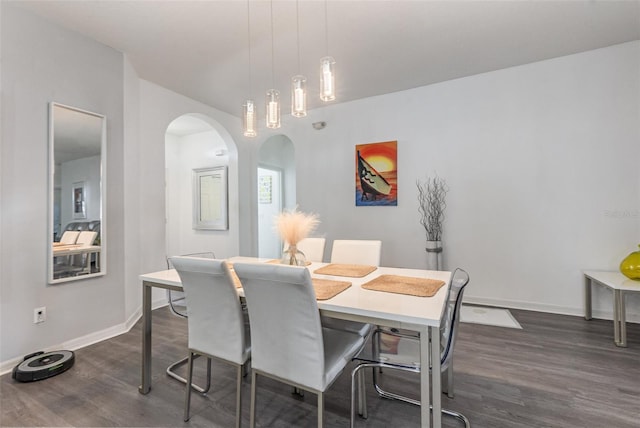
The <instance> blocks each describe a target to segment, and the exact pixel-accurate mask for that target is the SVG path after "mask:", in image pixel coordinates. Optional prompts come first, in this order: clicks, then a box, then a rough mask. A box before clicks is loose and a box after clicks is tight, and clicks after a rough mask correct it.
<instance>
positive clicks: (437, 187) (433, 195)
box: [416, 175, 449, 241]
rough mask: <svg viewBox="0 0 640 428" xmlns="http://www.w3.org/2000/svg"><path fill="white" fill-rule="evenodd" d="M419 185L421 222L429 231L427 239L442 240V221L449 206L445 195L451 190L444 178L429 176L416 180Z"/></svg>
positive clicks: (427, 231)
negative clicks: (423, 179) (422, 179)
mask: <svg viewBox="0 0 640 428" xmlns="http://www.w3.org/2000/svg"><path fill="white" fill-rule="evenodd" d="M416 186H417V187H418V211H419V212H420V224H422V226H424V230H425V231H426V233H427V241H441V240H442V223H443V222H444V210H445V208H446V207H447V204H446V202H445V196H446V195H447V192H448V191H449V188H448V187H447V183H446V181H445V180H444V179H442V178H440V177H438V176H437V175H436V176H435V177H433V178H432V177H427V179H426V181H424V182H421V181H420V180H416Z"/></svg>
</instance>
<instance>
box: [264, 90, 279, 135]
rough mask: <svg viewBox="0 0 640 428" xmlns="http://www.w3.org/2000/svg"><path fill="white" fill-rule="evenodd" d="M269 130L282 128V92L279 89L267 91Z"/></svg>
mask: <svg viewBox="0 0 640 428" xmlns="http://www.w3.org/2000/svg"><path fill="white" fill-rule="evenodd" d="M266 110H267V128H271V129H276V128H280V92H279V91H278V90H277V89H269V90H268V91H267V102H266Z"/></svg>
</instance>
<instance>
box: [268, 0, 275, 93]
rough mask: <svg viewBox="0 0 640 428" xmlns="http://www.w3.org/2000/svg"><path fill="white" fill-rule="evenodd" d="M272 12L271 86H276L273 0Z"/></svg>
mask: <svg viewBox="0 0 640 428" xmlns="http://www.w3.org/2000/svg"><path fill="white" fill-rule="evenodd" d="M269 7H270V12H271V87H275V77H274V76H275V74H276V73H275V71H274V70H275V65H274V62H273V0H271V1H270V2H269Z"/></svg>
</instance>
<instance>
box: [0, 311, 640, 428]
mask: <svg viewBox="0 0 640 428" xmlns="http://www.w3.org/2000/svg"><path fill="white" fill-rule="evenodd" d="M512 313H513V315H514V316H515V317H516V319H517V320H518V321H519V322H520V324H521V325H522V327H523V330H515V329H508V328H501V327H490V326H483V325H476V324H463V323H461V324H460V333H459V338H458V342H457V344H456V349H455V353H454V362H455V391H456V397H455V399H453V400H450V399H448V398H446V397H445V396H443V406H444V407H446V408H450V409H455V410H458V411H460V412H462V413H463V414H465V415H466V416H467V417H468V418H469V419H470V420H471V424H472V426H473V427H476V428H501V427H505V428H506V427H509V428H520V427H522V428H524V427H527V428H530V427H562V428H570V427H576V428H590V427H592V428H609V427H612V428H632V427H634V428H638V427H640V325H639V324H628V333H627V334H628V345H629V346H628V348H618V347H616V346H615V345H614V344H613V340H612V335H613V328H612V324H611V322H610V321H603V320H592V321H585V320H584V319H582V318H579V317H570V316H562V315H551V314H544V313H538V312H528V311H517V310H512ZM153 323H154V325H153V328H154V337H153V368H152V373H153V386H152V390H151V392H150V393H149V394H148V395H141V394H139V393H138V389H137V387H138V384H139V382H140V364H141V349H140V336H141V323H140V322H138V324H136V326H135V327H134V328H133V329H132V330H131V331H130V332H129V333H127V334H123V335H121V336H118V337H116V338H113V339H111V340H108V341H104V342H101V343H98V344H95V345H92V346H89V347H86V348H84V349H80V350H78V351H76V363H75V365H74V367H73V368H72V369H71V370H69V371H67V372H66V373H63V374H61V375H59V376H56V377H53V378H50V379H46V380H43V381H39V382H33V383H17V382H14V381H13V380H12V379H11V376H10V375H5V376H2V378H0V410H1V418H0V425H1V426H3V427H12V426H16V427H18V426H20V427H26V426H56V427H60V426H77V427H110V426H127V427H176V426H190V427H193V428H196V427H231V426H233V424H234V418H235V384H234V380H233V377H234V371H233V368H231V367H230V366H226V365H224V364H221V363H214V369H213V371H214V377H213V381H212V383H213V384H212V390H211V391H210V392H209V394H207V395H206V396H201V395H199V394H194V395H193V396H192V418H191V420H190V421H189V422H187V423H184V422H182V411H183V407H182V405H183V397H184V387H183V386H182V385H181V384H179V383H177V382H176V381H175V380H172V379H170V378H168V377H167V376H166V374H165V373H164V369H165V368H166V366H168V365H169V364H170V363H171V362H172V361H175V360H177V359H179V358H181V357H182V356H183V355H186V351H185V346H186V334H185V332H186V322H185V321H184V320H182V319H179V318H177V317H175V316H172V315H171V314H170V313H169V312H168V310H167V309H166V308H163V309H159V310H156V311H154V318H153ZM203 362H204V361H198V363H200V364H199V367H203V366H204V364H203ZM202 372H203V370H198V371H197V374H199V375H202ZM383 377H384V380H385V382H386V385H388V386H389V387H390V388H391V387H394V388H395V389H396V390H398V391H401V392H405V393H407V394H410V393H412V392H413V393H415V391H416V390H417V388H418V383H417V379H416V376H415V375H412V374H409V373H401V372H396V371H393V372H392V371H385V373H384V374H383ZM200 379H201V378H200ZM249 379H250V377H249V376H247V378H246V379H245V382H244V384H243V386H242V388H243V400H244V402H243V425H245V426H247V425H248V420H249ZM200 381H201V380H200ZM258 385H259V386H258V413H257V415H258V416H257V421H258V425H259V426H264V427H292V426H296V427H310V426H315V424H316V397H315V395H313V394H310V393H307V394H306V396H305V397H304V398H302V399H299V398H295V397H294V396H292V395H291V393H290V392H291V389H290V387H288V386H286V385H283V384H280V383H277V382H275V381H271V380H268V379H266V378H259V384H258ZM367 387H368V391H367V393H368V409H369V419H368V420H362V419H360V420H358V421H357V426H359V427H364V426H366V427H412V426H419V421H420V411H419V408H418V407H415V406H412V405H409V404H404V403H401V402H397V401H391V400H385V399H380V398H378V397H377V396H376V395H375V393H374V392H373V391H372V389H373V388H371V386H370V383H369V382H368V383H367ZM349 391H350V378H349V376H348V375H347V372H345V373H343V374H342V376H341V377H340V378H339V379H338V381H337V382H336V383H335V384H334V385H333V386H332V387H331V389H330V390H329V391H328V393H327V394H326V396H325V403H326V404H325V421H326V424H325V425H326V426H327V427H346V426H348V425H349V419H348V417H349V405H350V403H349ZM443 424H444V426H446V427H458V426H461V424H460V423H459V422H458V421H457V420H455V419H453V418H450V417H447V416H445V417H443Z"/></svg>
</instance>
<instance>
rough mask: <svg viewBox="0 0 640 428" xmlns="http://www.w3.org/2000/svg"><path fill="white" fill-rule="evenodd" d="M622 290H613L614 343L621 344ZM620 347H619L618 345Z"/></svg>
mask: <svg viewBox="0 0 640 428" xmlns="http://www.w3.org/2000/svg"><path fill="white" fill-rule="evenodd" d="M619 295H620V290H613V341H614V342H615V344H616V345H618V344H619V343H620V300H619ZM618 346H619V345H618Z"/></svg>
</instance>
